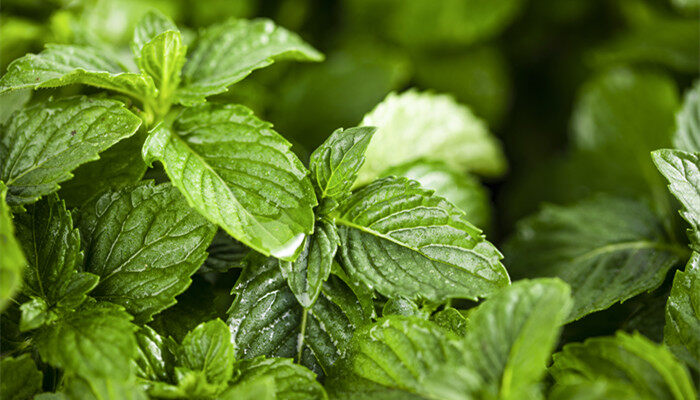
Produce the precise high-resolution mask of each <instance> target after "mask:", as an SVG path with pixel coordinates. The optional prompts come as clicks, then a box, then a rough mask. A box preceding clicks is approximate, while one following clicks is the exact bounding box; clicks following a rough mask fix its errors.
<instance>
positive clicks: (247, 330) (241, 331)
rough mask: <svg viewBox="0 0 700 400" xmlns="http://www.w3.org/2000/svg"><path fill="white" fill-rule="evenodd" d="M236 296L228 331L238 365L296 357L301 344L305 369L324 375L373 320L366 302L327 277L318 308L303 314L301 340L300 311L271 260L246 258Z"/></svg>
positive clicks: (335, 278) (338, 279)
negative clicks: (355, 333) (246, 361)
mask: <svg viewBox="0 0 700 400" xmlns="http://www.w3.org/2000/svg"><path fill="white" fill-rule="evenodd" d="M234 292H235V293H236V299H235V301H234V303H233V305H232V306H231V309H230V310H229V318H228V325H229V327H230V328H231V332H232V334H233V338H234V341H235V343H236V354H237V358H240V359H249V358H254V357H258V356H262V355H265V356H268V357H297V356H298V354H299V347H298V346H300V345H302V344H303V345H305V347H304V348H303V349H302V352H301V353H302V361H303V363H304V364H305V365H306V366H308V367H310V368H311V369H313V370H318V366H319V365H320V367H321V368H322V369H323V371H326V372H327V371H328V370H329V369H330V367H331V366H332V365H333V364H334V363H335V362H336V361H337V359H338V358H339V357H340V356H341V355H342V353H343V350H344V348H345V345H346V344H347V342H348V341H349V340H350V338H351V337H352V334H353V331H354V330H355V329H357V327H359V326H360V325H363V324H365V323H367V322H369V320H370V317H371V316H372V315H373V309H372V302H371V299H370V298H368V297H366V295H363V294H359V295H358V294H356V293H355V292H353V291H352V290H351V289H350V287H348V285H347V284H345V282H343V281H342V280H341V279H340V278H338V277H336V276H331V277H330V278H329V279H328V280H327V281H326V282H324V284H323V286H322V288H321V294H320V295H319V297H318V299H317V301H316V303H315V304H314V305H313V307H312V308H311V309H309V310H308V311H306V312H307V320H306V326H305V331H304V332H303V334H302V332H301V326H302V319H303V313H304V310H303V308H302V307H301V306H300V305H299V304H298V303H297V301H296V298H295V296H294V294H293V293H292V291H291V290H290V289H289V287H288V286H287V282H286V279H285V278H284V276H282V273H281V272H280V269H279V266H278V262H277V260H275V259H273V258H270V259H267V260H265V259H261V258H260V257H251V258H249V259H248V260H247V266H246V267H245V268H244V270H243V273H242V274H241V276H240V278H239V280H238V282H236V286H235V287H234Z"/></svg>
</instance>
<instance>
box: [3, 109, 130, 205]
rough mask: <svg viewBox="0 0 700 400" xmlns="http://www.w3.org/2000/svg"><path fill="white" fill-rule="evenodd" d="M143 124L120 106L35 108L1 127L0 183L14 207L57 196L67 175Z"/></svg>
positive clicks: (27, 110)
mask: <svg viewBox="0 0 700 400" xmlns="http://www.w3.org/2000/svg"><path fill="white" fill-rule="evenodd" d="M140 124H141V121H140V120H139V119H138V118H137V117H136V116H135V115H133V114H132V113H130V112H128V111H127V110H126V109H124V106H123V104H122V103H120V102H117V101H114V100H107V99H96V98H89V97H70V98H64V99H60V100H48V101H45V102H41V103H37V104H35V105H33V106H31V107H28V108H25V109H23V110H22V111H21V112H19V113H17V114H14V116H13V117H12V118H11V119H10V121H9V122H8V123H7V124H6V125H5V126H4V127H2V136H1V137H0V180H2V181H4V182H5V184H6V185H7V186H8V187H9V192H8V196H7V201H8V203H9V204H12V205H21V204H27V203H32V202H34V201H36V200H37V199H38V198H39V197H41V196H43V195H46V194H49V193H52V192H55V191H57V190H58V188H59V185H58V184H59V183H61V182H63V181H66V180H68V179H70V178H71V177H72V174H71V171H73V170H74V169H75V168H77V167H78V166H79V165H81V164H85V163H86V162H88V161H92V160H96V159H97V158H98V153H99V152H101V151H103V150H106V149H107V148H109V147H110V146H112V145H114V144H115V143H117V142H118V141H120V140H122V139H124V138H126V137H129V136H131V135H133V134H134V132H136V129H137V128H138V127H139V125H140Z"/></svg>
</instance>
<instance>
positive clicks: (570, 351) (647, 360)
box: [549, 332, 696, 400]
mask: <svg viewBox="0 0 700 400" xmlns="http://www.w3.org/2000/svg"><path fill="white" fill-rule="evenodd" d="M549 371H550V373H551V374H552V376H553V377H554V380H555V381H557V382H558V383H559V382H563V383H566V382H570V381H571V380H575V381H577V382H582V381H583V382H585V381H589V382H596V381H603V382H606V381H608V382H611V384H613V385H615V386H621V387H626V388H627V390H629V391H630V392H633V393H634V394H635V396H634V397H633V398H635V399H644V400H693V399H695V398H696V397H695V389H694V388H693V382H692V380H691V378H690V375H689V374H688V371H687V370H686V369H685V368H684V367H683V365H682V364H681V363H680V362H678V360H676V358H675V357H673V354H671V352H670V351H669V350H668V349H667V348H666V347H665V346H662V345H658V344H656V343H654V342H652V341H650V340H649V339H647V338H645V337H644V336H642V335H640V334H634V335H630V334H626V333H622V332H619V333H618V334H617V335H616V336H608V337H596V338H592V339H588V340H586V341H585V342H584V343H573V344H568V345H566V346H564V349H563V350H562V351H561V352H559V353H557V354H555V355H554V364H553V365H552V367H551V368H550V369H549Z"/></svg>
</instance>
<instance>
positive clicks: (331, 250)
mask: <svg viewBox="0 0 700 400" xmlns="http://www.w3.org/2000/svg"><path fill="white" fill-rule="evenodd" d="M339 242H340V238H339V237H338V231H337V229H336V227H335V225H333V224H331V223H328V222H325V221H318V222H316V227H315V228H314V233H313V234H312V235H311V236H307V237H306V239H304V244H303V245H302V246H303V248H302V250H301V253H300V254H299V257H298V258H297V259H296V260H295V261H293V262H291V261H280V262H279V263H280V268H281V270H282V275H283V276H284V277H285V278H286V279H287V282H288V284H289V288H290V289H291V290H292V292H293V293H294V296H296V298H297V301H299V304H301V306H302V307H304V308H310V307H311V306H313V304H314V303H315V302H316V299H317V298H318V294H319V293H320V292H321V285H322V284H323V282H325V281H326V279H328V276H329V275H330V273H331V265H332V264H333V258H334V257H335V252H336V250H337V249H338V243H339Z"/></svg>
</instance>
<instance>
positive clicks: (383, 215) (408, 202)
mask: <svg viewBox="0 0 700 400" xmlns="http://www.w3.org/2000/svg"><path fill="white" fill-rule="evenodd" d="M333 217H335V221H336V224H337V225H338V227H339V228H338V229H339V233H340V238H341V247H340V255H341V260H342V265H343V268H344V269H345V271H346V272H347V273H348V275H349V276H350V277H351V278H352V279H353V280H355V281H360V282H362V283H364V284H365V285H367V286H369V287H370V288H374V289H375V290H377V291H378V292H379V293H381V294H383V295H385V296H397V295H398V296H404V297H406V298H409V299H419V298H423V299H428V300H433V301H443V300H446V299H448V298H454V297H462V298H469V299H477V298H479V297H484V296H488V295H489V294H491V293H493V292H495V291H496V290H498V289H499V288H501V287H503V286H506V285H508V283H509V278H508V273H507V272H506V270H505V268H504V267H503V265H502V264H501V263H500V261H499V260H500V259H501V258H502V255H501V253H500V252H499V251H498V250H497V249H496V247H495V246H493V245H492V244H491V243H489V242H488V241H486V240H485V239H484V237H483V235H482V234H481V231H480V230H479V229H478V228H476V227H474V226H473V225H471V224H470V223H469V222H467V221H466V219H465V217H464V214H463V213H462V212H461V211H459V210H457V208H456V207H454V206H453V205H452V204H450V203H449V202H447V201H446V200H445V199H443V198H442V197H439V196H436V195H433V194H432V192H431V191H428V190H425V189H422V188H421V187H420V186H419V185H418V183H417V182H413V181H410V180H408V179H405V178H385V179H381V180H378V181H375V182H374V183H372V184H371V185H368V186H366V187H365V188H363V189H361V190H359V191H357V192H355V193H354V194H353V195H352V196H351V197H349V198H348V199H347V200H345V201H344V202H343V203H342V204H341V205H340V206H339V207H338V209H336V210H335V211H334V214H333Z"/></svg>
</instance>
